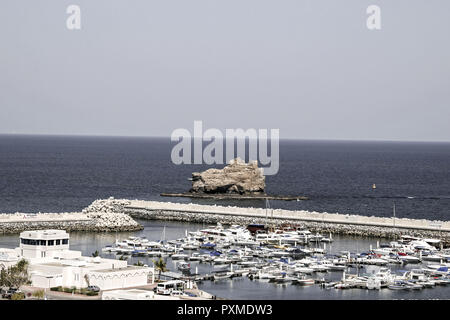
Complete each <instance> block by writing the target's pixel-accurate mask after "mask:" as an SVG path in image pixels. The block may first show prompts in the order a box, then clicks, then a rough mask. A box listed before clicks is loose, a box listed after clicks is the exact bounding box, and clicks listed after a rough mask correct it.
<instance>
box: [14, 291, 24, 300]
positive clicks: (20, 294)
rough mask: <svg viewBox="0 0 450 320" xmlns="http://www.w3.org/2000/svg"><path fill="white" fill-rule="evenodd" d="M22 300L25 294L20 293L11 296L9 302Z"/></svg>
mask: <svg viewBox="0 0 450 320" xmlns="http://www.w3.org/2000/svg"><path fill="white" fill-rule="evenodd" d="M23 299H25V294H23V293H22V292H19V293H14V294H13V295H12V296H11V300H23Z"/></svg>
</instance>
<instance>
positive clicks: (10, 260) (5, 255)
mask: <svg viewBox="0 0 450 320" xmlns="http://www.w3.org/2000/svg"><path fill="white" fill-rule="evenodd" d="M20 258H21V257H20V255H19V254H18V253H17V251H16V250H14V249H6V248H0V270H1V269H7V268H9V267H10V266H12V265H15V264H16V263H17V262H19V260H20Z"/></svg>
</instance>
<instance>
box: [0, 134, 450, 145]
mask: <svg viewBox="0 0 450 320" xmlns="http://www.w3.org/2000/svg"><path fill="white" fill-rule="evenodd" d="M0 136H45V137H81V138H83V137H84V138H89V137H91V138H95V137H98V138H158V139H170V138H171V137H170V136H160V135H148V136H144V135H115V134H83V133H79V134H73V133H72V134H60V133H2V132H0ZM191 138H194V137H191ZM269 140H270V138H269ZM283 140H289V141H336V142H339V141H342V142H345V141H348V142H412V143H414V142H416V143H417V142H420V143H427V142H428V143H450V140H402V139H377V138H372V139H370V138H362V139H358V138H293V137H287V138H280V141H283Z"/></svg>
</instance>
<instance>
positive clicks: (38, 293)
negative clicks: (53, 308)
mask: <svg viewBox="0 0 450 320" xmlns="http://www.w3.org/2000/svg"><path fill="white" fill-rule="evenodd" d="M44 296H45V292H44V290H38V291H35V292H33V297H35V298H36V299H44Z"/></svg>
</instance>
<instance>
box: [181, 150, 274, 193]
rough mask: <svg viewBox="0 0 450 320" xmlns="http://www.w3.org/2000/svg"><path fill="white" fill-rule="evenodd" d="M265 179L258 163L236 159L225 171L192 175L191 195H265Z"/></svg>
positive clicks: (210, 170) (211, 170)
mask: <svg viewBox="0 0 450 320" xmlns="http://www.w3.org/2000/svg"><path fill="white" fill-rule="evenodd" d="M264 189H265V177H264V174H263V170H262V168H258V162H257V161H253V162H250V163H245V162H244V161H243V160H242V159H240V158H236V159H233V160H231V161H230V163H229V165H227V166H226V167H225V168H223V169H208V170H206V171H203V172H194V173H192V188H191V190H190V192H191V193H206V194H220V193H226V194H241V195H242V194H264Z"/></svg>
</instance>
